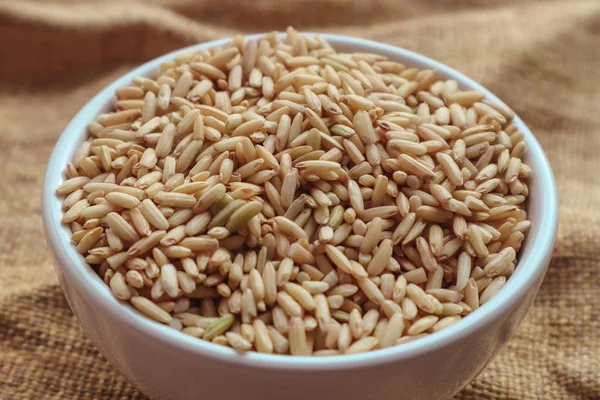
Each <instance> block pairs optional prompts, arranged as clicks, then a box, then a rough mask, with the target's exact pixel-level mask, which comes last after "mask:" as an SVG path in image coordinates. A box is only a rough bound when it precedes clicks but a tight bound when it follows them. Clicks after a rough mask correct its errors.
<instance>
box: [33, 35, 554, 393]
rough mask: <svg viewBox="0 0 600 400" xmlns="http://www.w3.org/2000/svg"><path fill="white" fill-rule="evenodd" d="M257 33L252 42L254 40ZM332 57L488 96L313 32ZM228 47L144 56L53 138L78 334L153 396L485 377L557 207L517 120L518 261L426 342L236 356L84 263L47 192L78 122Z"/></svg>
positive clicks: (416, 386)
mask: <svg viewBox="0 0 600 400" xmlns="http://www.w3.org/2000/svg"><path fill="white" fill-rule="evenodd" d="M257 36H258V35H253V36H251V37H253V38H255V37H257ZM321 36H323V37H324V38H325V39H327V40H328V41H329V43H330V44H331V45H332V46H333V47H334V48H336V50H338V51H341V52H349V51H359V52H373V53H378V54H383V55H385V56H387V57H389V58H390V59H391V60H395V61H399V62H402V63H404V64H405V65H407V66H408V67H413V66H414V67H419V68H433V69H436V70H437V71H438V73H439V76H441V77H446V78H451V79H456V80H457V81H458V82H459V85H460V87H462V88H470V89H474V90H480V91H483V92H485V93H486V95H487V97H488V98H489V99H491V100H494V101H499V99H497V98H496V97H495V96H494V95H493V94H491V93H490V92H489V91H487V90H486V89H484V88H483V87H481V86H480V85H479V84H477V83H475V82H474V81H472V80H471V79H469V78H467V77H465V76H463V75H461V74H460V73H458V72H457V71H455V70H453V69H452V68H450V67H447V66H445V65H443V64H440V63H438V62H436V61H433V60H431V59H429V58H426V57H424V56H421V55H419V54H416V53H413V52H410V51H407V50H403V49H399V48H396V47H393V46H389V45H385V44H382V43H378V42H373V41H368V40H364V39H357V38H351V37H345V36H337V35H327V34H323V35H321ZM226 42H227V40H219V41H215V42H210V43H204V44H200V45H195V46H190V47H188V48H185V49H181V50H177V51H175V52H172V53H169V54H166V55H164V56H162V57H159V58H157V59H155V60H152V61H150V62H148V63H146V64H144V65H142V66H140V67H139V68H137V69H135V70H133V71H131V72H130V73H128V74H126V75H125V76H123V77H121V78H119V79H118V80H117V81H115V82H114V83H112V84H111V85H109V86H108V87H106V88H105V89H104V90H103V91H101V92H100V93H99V94H98V95H97V96H96V97H94V98H93V99H92V100H91V101H90V102H89V103H88V104H87V105H86V106H84V108H83V109H82V110H81V111H80V112H79V113H78V114H77V115H76V116H75V118H74V119H73V120H72V121H71V123H70V124H69V125H68V126H67V128H66V129H65V132H64V133H63V135H62V136H61V138H60V139H59V141H58V143H57V145H56V148H55V150H54V152H53V153H52V156H51V158H50V161H49V164H48V169H47V171H46V176H45V180H44V191H43V217H44V226H45V230H46V237H47V241H48V244H49V245H50V247H51V249H52V252H53V256H54V259H55V267H56V271H57V274H58V276H59V282H60V285H61V287H62V289H63V291H64V293H65V296H66V298H67V301H68V302H69V305H70V307H71V309H72V310H73V312H74V313H75V315H76V316H77V317H78V319H79V321H80V322H81V324H82V326H83V328H84V330H85V332H86V333H87V335H88V336H89V337H90V338H91V340H92V341H93V343H94V344H95V345H96V346H97V347H98V348H99V349H100V351H101V352H102V354H103V355H104V356H105V357H106V358H107V359H108V360H109V361H110V362H111V363H112V364H113V365H114V366H115V367H116V368H117V369H118V370H119V371H120V372H121V373H123V374H124V375H125V376H126V377H127V378H128V379H129V380H130V381H131V382H132V383H134V384H135V385H136V386H137V387H138V388H140V390H142V391H143V392H144V393H146V394H148V395H150V396H151V397H153V398H157V399H193V398H198V397H199V396H202V395H218V396H219V398H220V399H226V400H228V399H237V398H240V397H242V396H243V397H249V398H255V397H256V398H259V396H260V398H263V399H267V400H268V399H275V398H279V397H281V396H286V397H287V398H289V399H296V398H298V399H301V398H305V397H306V396H315V397H316V398H319V399H321V398H323V399H325V398H346V399H355V398H356V399H359V398H361V399H364V398H374V399H375V398H376V399H388V398H389V399H392V398H396V399H397V398H406V399H429V398H436V399H442V398H450V397H452V396H453V395H454V394H455V393H456V392H458V391H459V390H460V389H461V388H462V387H464V386H465V385H466V384H467V383H468V382H469V381H470V380H471V379H473V378H474V377H475V376H476V375H477V374H479V373H480V372H481V370H483V368H484V367H485V365H487V363H489V361H491V359H492V358H493V356H494V355H495V354H496V353H497V352H498V351H499V350H500V348H501V347H502V345H503V344H504V343H506V341H507V340H508V339H509V338H510V336H512V335H513V334H514V332H515V331H516V329H517V328H518V325H519V324H520V322H521V321H522V319H523V317H524V316H525V314H526V312H527V310H528V309H529V308H530V306H531V304H532V302H533V299H534V298H535V295H536V293H537V291H538V289H539V286H540V285H541V283H542V280H543V276H544V273H545V271H546V269H547V266H548V264H549V262H550V257H551V254H552V249H553V247H554V240H555V237H556V228H557V215H558V204H557V200H556V199H557V195H556V186H555V183H554V177H553V175H552V171H551V169H550V166H549V163H548V161H547V159H546V157H545V155H544V153H543V151H542V149H541V147H540V145H539V143H538V142H537V140H536V139H535V137H534V136H533V134H532V133H531V131H530V130H529V129H528V128H527V126H525V124H524V123H523V122H522V121H521V120H520V119H519V118H518V117H517V118H516V119H515V123H516V124H517V126H518V127H519V129H520V130H521V131H522V132H523V133H524V134H525V140H526V142H527V144H528V146H529V153H528V155H527V162H528V164H529V165H530V166H531V168H532V170H533V176H532V178H531V179H530V181H529V188H530V199H529V210H528V212H529V216H530V219H531V220H532V222H533V226H532V228H531V230H530V232H529V235H528V238H527V239H526V241H525V243H524V246H523V248H522V250H521V253H520V262H519V266H518V268H517V269H516V271H515V273H514V275H513V276H512V277H511V278H510V279H509V280H508V282H507V284H506V285H505V287H504V288H503V289H502V290H501V291H500V292H499V293H498V294H497V295H496V296H495V297H494V298H493V299H492V300H490V301H489V302H488V303H486V304H485V305H484V306H482V307H481V309H480V310H478V311H477V312H476V313H474V314H473V315H472V316H470V317H468V318H465V319H464V320H462V321H460V322H458V323H456V324H454V325H453V326H451V327H449V328H447V329H445V330H443V331H441V332H438V333H436V334H434V335H430V336H428V337H426V338H423V339H420V340H417V341H414V342H411V343H407V344H404V345H402V346H397V347H393V348H390V349H385V350H379V351H375V352H370V353H366V354H358V355H350V356H338V357H326V358H321V357H318V358H317V357H287V356H270V355H263V354H258V353H250V354H245V355H238V354H236V353H235V352H234V351H233V350H231V349H229V348H225V347H222V346H216V345H213V344H210V343H207V342H204V341H201V340H198V339H195V338H192V337H188V336H186V335H184V334H181V333H179V332H176V331H174V330H172V329H170V328H168V327H165V326H162V325H160V324H158V323H155V322H153V321H150V320H149V319H147V318H145V317H143V316H141V315H140V314H139V313H137V312H136V311H135V310H134V309H133V308H132V307H130V306H123V305H122V303H121V304H120V302H119V301H117V300H116V299H114V298H113V297H112V295H111V293H110V289H109V288H108V287H107V286H106V285H105V284H104V282H102V280H101V279H100V278H99V277H98V276H97V275H96V273H95V272H94V271H93V270H92V269H91V268H90V267H89V266H88V265H87V264H86V263H85V261H84V260H83V257H81V256H80V255H79V254H77V252H76V251H75V250H74V248H73V246H71V244H70V242H69V237H70V235H69V233H68V229H67V228H66V227H64V226H62V225H61V224H60V217H61V199H59V198H58V197H57V196H56V195H55V190H56V187H58V185H59V184H60V183H61V182H62V181H64V177H63V174H62V171H63V169H64V166H65V165H66V163H68V162H69V161H70V159H71V158H72V156H73V153H74V151H75V150H76V148H77V146H78V145H79V144H80V143H81V142H82V141H83V140H84V138H85V137H86V125H87V123H88V122H89V121H91V120H92V119H93V118H94V117H95V116H96V115H98V114H100V113H102V112H106V111H107V110H109V109H110V106H111V104H112V103H113V101H114V92H115V89H116V88H118V87H121V86H124V85H127V84H129V83H130V82H131V79H132V78H133V77H135V76H140V75H141V76H149V75H151V74H152V73H153V72H155V71H156V70H157V69H158V67H159V65H160V63H161V62H163V61H167V60H171V59H173V58H174V56H175V55H176V54H178V53H183V52H187V51H190V50H199V49H203V48H211V47H216V46H222V45H223V44H225V43H226Z"/></svg>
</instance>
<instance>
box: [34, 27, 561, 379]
mask: <svg viewBox="0 0 600 400" xmlns="http://www.w3.org/2000/svg"><path fill="white" fill-rule="evenodd" d="M308 35H311V34H310V33H309V34H308ZM258 36H260V35H252V36H250V38H256V37H258ZM321 36H323V37H324V38H325V39H326V40H327V41H328V42H329V43H330V44H331V45H332V46H333V47H334V48H335V49H336V50H338V51H340V52H370V53H377V54H382V55H384V56H387V57H388V58H389V59H390V60H394V61H398V62H402V63H403V64H405V65H406V66H409V67H418V68H431V69H435V70H437V71H438V73H439V76H440V77H444V78H447V79H455V80H457V81H458V82H459V86H460V87H461V88H465V89H472V90H479V91H481V92H484V93H485V94H486V96H487V97H488V98H489V99H490V100H493V101H496V102H501V101H500V100H499V99H498V98H497V97H496V96H494V95H493V94H492V93H490V92H489V91H488V90H486V89H485V88H483V87H482V86H481V85H479V84H478V83H476V82H474V81H473V80H471V79H469V78H467V77H466V76H464V75H462V74H460V73H459V72H457V71H456V70H454V69H452V68H450V67H448V66H446V65H444V64H441V63H439V62H436V61H434V60H432V59H429V58H427V57H424V56H422V55H419V54H417V53H413V52H410V51H407V50H404V49H400V48H397V47H393V46H390V45H386V44H382V43H378V42H373V41H369V40H364V39H357V38H352V37H346V36H338V35H328V34H322V35H321ZM227 41H228V40H218V41H214V42H210V43H204V44H199V45H194V46H190V47H187V48H184V49H180V50H177V51H174V52H172V53H169V54H166V55H164V56H161V57H159V58H156V59H154V60H152V61H149V62H148V63H146V64H144V65H142V66H140V67H138V68H136V69H135V70H133V71H131V72H129V73H128V74H126V75H124V76H123V77H121V78H119V79H118V80H116V81H115V82H113V83H112V84H111V85H109V86H108V87H106V88H105V89H104V90H102V91H101V92H100V93H99V94H98V95H97V96H95V97H94V98H93V99H92V100H91V101H90V102H89V103H88V104H86V105H85V106H84V107H83V108H82V110H81V111H80V112H79V113H78V114H77V115H76V116H75V117H74V118H73V120H72V121H71V122H70V123H69V125H68V126H67V128H66V129H65V131H64V132H63V134H62V136H61V137H60V139H59V140H58V142H57V144H56V147H55V149H54V151H53V153H52V156H51V158H50V161H49V163H48V168H47V171H46V175H45V180H44V188H43V219H44V226H45V229H46V235H47V240H48V244H49V245H50V247H51V248H52V251H53V253H54V256H55V258H56V262H57V267H58V268H60V269H61V270H62V272H63V273H64V274H65V276H66V277H67V280H68V281H69V284H71V285H77V286H78V287H79V288H80V289H83V290H84V291H86V292H87V294H88V296H89V297H90V298H91V301H93V302H95V303H96V304H97V305H98V307H99V312H100V310H102V312H107V313H111V314H114V315H116V316H117V317H118V318H119V319H120V320H121V321H122V323H124V324H127V325H129V326H131V327H132V328H134V329H136V330H139V331H143V332H144V334H146V335H149V336H151V337H153V338H155V339H156V340H157V341H160V342H162V345H167V346H173V347H176V348H180V349H184V350H185V351H188V352H195V353H197V354H198V355H200V356H203V357H213V358H218V359H220V360H222V361H225V362H231V363H236V364H240V363H241V364H246V365H249V366H253V367H263V368H285V369H329V368H352V367H356V366H359V365H360V366H365V365H368V364H371V363H376V364H381V363H384V362H386V361H390V362H391V361H397V360H398V359H401V358H407V357H411V356H414V355H415V354H417V353H425V352H428V351H434V350H435V349H436V348H438V347H440V346H445V345H449V344H451V343H452V342H454V341H455V340H457V339H458V338H460V337H463V336H465V335H468V334H469V332H472V331H474V330H476V329H478V328H480V327H481V326H483V325H484V324H486V323H487V321H490V320H491V319H493V318H495V316H498V315H500V314H501V313H502V311H503V310H505V309H507V308H509V307H510V306H511V305H514V304H515V303H516V302H518V301H519V300H520V297H521V296H522V294H523V293H526V292H527V291H529V290H535V288H534V287H533V284H532V282H533V281H535V278H536V277H539V276H540V275H541V274H544V273H545V268H544V265H545V261H547V260H548V259H549V257H550V255H551V253H552V249H553V247H554V239H555V236H556V226H557V213H558V211H557V195H556V186H555V182H554V177H553V175H552V171H551V169H550V165H549V163H548V160H547V159H546V157H545V155H544V153H543V150H542V148H541V147H540V145H539V143H538V142H537V140H536V139H535V137H534V136H533V134H532V133H531V131H530V130H529V129H528V128H527V126H526V125H525V124H524V123H523V121H522V120H521V119H520V118H519V117H516V118H515V121H514V123H515V124H516V125H517V126H518V128H519V129H520V130H521V131H522V132H523V133H524V135H525V141H526V143H527V145H528V147H529V152H528V154H527V155H526V162H527V163H528V165H529V166H530V167H531V169H532V171H533V174H532V178H531V179H530V181H529V189H530V198H529V207H528V214H529V218H530V220H531V221H532V222H533V225H532V227H531V229H530V231H529V234H528V236H527V239H526V241H525V242H524V244H523V247H522V249H521V252H520V261H519V264H518V266H517V268H516V270H515V272H514V274H513V275H512V277H511V278H510V279H509V280H508V281H507V283H506V285H505V286H504V287H503V288H502V289H501V290H500V291H499V292H498V294H497V295H496V296H495V297H494V298H492V299H491V300H490V301H489V302H487V303H486V304H485V305H483V306H482V307H481V308H480V309H479V310H477V311H476V312H474V313H473V314H472V315H470V316H469V317H467V318H465V319H463V320H461V321H459V322H458V323H456V324H454V325H452V326H450V327H448V328H446V329H444V330H442V331H440V332H437V333H435V334H432V335H429V336H427V337H424V338H422V339H419V340H416V341H413V342H409V343H406V344H403V345H401V346H396V347H391V348H387V349H383V350H377V351H374V352H369V353H364V354H356V355H344V356H334V357H289V356H278V355H265V354H260V353H249V354H244V355H239V354H238V353H236V352H235V351H233V350H232V349H229V348H226V347H223V346H218V345H214V344H212V343H209V342H205V341H203V340H198V339H195V338H191V337H189V336H187V335H185V334H183V333H180V332H177V331H175V330H173V329H171V328H168V327H166V326H163V325H161V324H159V323H156V322H154V321H151V320H149V319H147V318H146V317H144V316H142V315H141V314H139V313H138V312H137V311H136V310H134V309H133V308H132V307H131V306H130V305H128V304H124V303H122V302H119V301H118V300H116V299H115V298H114V297H113V296H112V294H111V292H110V289H109V288H108V286H106V285H105V284H104V282H103V281H102V280H101V279H100V277H99V276H98V275H97V274H96V273H95V272H94V271H93V270H92V268H90V267H89V266H88V265H87V264H86V263H85V260H84V259H83V257H82V256H81V255H80V254H78V253H77V252H76V251H75V248H74V246H72V245H71V243H70V233H69V229H68V228H67V227H65V226H63V225H61V223H60V220H61V216H62V211H61V203H62V201H61V199H60V198H58V197H57V196H56V195H55V191H56V188H57V187H58V186H59V185H60V184H61V183H62V182H63V181H64V174H63V171H64V168H65V165H66V164H67V163H68V162H69V161H70V160H71V158H72V156H73V154H74V152H75V150H76V149H77V147H78V146H79V145H80V143H81V142H82V141H83V140H84V138H85V137H86V134H87V132H86V126H87V123H88V122H90V121H91V120H92V119H93V118H95V117H96V116H97V115H98V114H100V113H103V112H106V111H107V110H109V109H110V107H111V105H112V104H113V102H114V100H115V97H114V93H115V90H116V89H117V88H119V87H121V86H125V85H127V84H129V83H130V82H131V80H132V78H134V77H136V76H151V75H153V73H154V72H155V71H157V70H158V69H159V66H160V63H162V62H164V61H168V60H171V59H173V58H174V57H175V56H176V55H177V54H179V53H183V52H189V51H194V50H200V49H206V48H211V47H216V46H222V45H224V44H225V43H226V42H227Z"/></svg>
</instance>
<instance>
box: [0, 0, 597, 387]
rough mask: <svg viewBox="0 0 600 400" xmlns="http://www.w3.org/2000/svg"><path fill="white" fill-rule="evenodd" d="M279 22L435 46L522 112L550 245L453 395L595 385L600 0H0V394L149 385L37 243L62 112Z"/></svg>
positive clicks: (66, 115)
mask: <svg viewBox="0 0 600 400" xmlns="http://www.w3.org/2000/svg"><path fill="white" fill-rule="evenodd" d="M288 24H293V25H295V26H296V27H298V28H299V29H305V30H317V31H328V32H336V33H341V34H347V35H355V36H362V37H366V38H371V39H376V40H380V41H383V42H386V43H391V44H393V45H397V46H401V47H405V48H408V49H411V50H415V51H418V52H421V53H423V54H425V55H428V56H430V57H433V58H436V59H438V60H440V61H442V62H444V63H447V64H449V65H451V66H453V67H455V68H457V69H458V70H460V71H462V72H464V73H466V74H467V75H469V76H471V77H472V78H474V79H475V80H478V81H480V82H481V83H483V84H484V86H486V87H488V88H489V89H491V90H492V91H493V92H495V93H496V94H498V95H499V96H500V97H501V98H503V99H504V100H505V101H506V102H507V103H508V104H510V105H511V106H512V107H513V108H514V109H515V110H516V111H517V113H519V114H520V115H521V117H522V118H523V119H524V120H525V122H526V123H527V124H529V126H530V127H531V129H532V130H533V131H534V132H535V133H536V134H537V137H538V139H539V140H540V142H541V143H542V145H543V147H544V149H545V150H546V153H547V154H548V157H549V158H550V161H551V163H552V166H553V168H554V173H555V174H556V179H557V181H558V187H559V192H560V194H559V195H560V202H561V221H560V232H559V238H558V245H557V248H556V250H555V254H554V258H553V261H552V264H551V266H550V270H549V272H548V275H547V276H546V280H545V283H544V285H543V287H542V289H541V292H540V294H539V296H538V298H537V301H536V303H535V306H534V307H533V309H532V311H531V312H530V313H529V314H528V316H527V318H526V319H525V321H524V323H523V325H522V326H521V328H520V330H519V332H518V334H517V336H516V337H515V338H514V339H512V340H511V341H510V343H509V344H508V346H507V347H506V348H505V349H504V350H503V351H502V353H501V354H500V356H499V357H498V358H496V360H495V361H494V362H493V363H492V364H491V365H490V366H489V367H488V368H487V369H486V371H485V372H484V373H483V374H482V375H481V376H479V378H477V379H476V380H475V381H474V382H472V383H471V384H470V385H469V386H468V387H467V388H466V389H465V390H464V391H463V392H462V393H460V394H459V395H458V398H461V399H498V398H503V399H534V398H540V399H593V398H595V399H598V398H600V302H599V301H598V300H597V297H598V293H599V290H600V277H599V276H600V270H599V268H598V261H599V260H600V256H598V255H597V254H596V251H597V249H598V247H599V246H600V239H598V238H599V237H600V236H599V235H598V233H597V227H598V225H599V224H600V211H599V210H600V200H598V196H597V195H596V194H597V193H600V178H598V176H599V175H598V172H597V171H598V167H599V164H598V162H597V158H596V157H597V154H598V150H599V149H600V136H599V135H600V132H599V131H598V127H599V126H600V112H598V108H599V107H600V2H598V1H568V0H563V1H535V2H526V3H524V2H520V1H517V0H513V1H502V0H494V1H480V2H477V1H476V0H464V1H460V2H458V1H452V2H450V1H436V0H426V1H420V2H418V1H410V0H404V1H400V0H376V1H367V0H323V1H318V0H292V1H289V2H287V3H284V2H279V1H276V0H260V1H246V2H239V1H237V0H224V1H209V0H202V1H194V0H173V1H170V2H168V1H167V0H153V1H147V2H146V3H145V4H142V3H141V2H139V3H138V2H129V1H124V0H122V1H113V2H104V1H92V0H87V1H79V2H74V1H64V2H58V1H54V2H47V1H39V2H23V1H17V0H15V1H8V2H7V1H2V0H0V221H1V222H0V398H1V399H43V398H52V399H126V398H132V399H142V398H144V396H143V395H142V394H140V393H139V392H138V391H137V390H136V389H135V388H134V387H132V386H131V385H130V384H128V383H127V382H126V381H125V379H124V378H123V377H121V376H120V375H119V374H118V373H117V372H116V371H115V370H114V369H113V368H112V367H111V366H110V365H109V364H108V363H107V362H106V361H105V360H104V359H103V358H102V356H101V355H100V354H99V353H98V351H97V350H96V349H95V348H94V347H93V346H92V344H91V343H90V342H89V340H88V339H87V338H86V336H85V335H84V334H83V332H82V330H81V329H80V327H79V325H78V323H77V321H76V320H75V318H74V317H73V315H72V314H71V311H70V310H69V308H68V306H67V303H66V302H65V300H64V298H63V296H62V294H61V292H60V289H59V288H58V286H57V283H56V279H55V277H54V272H53V269H52V266H51V261H50V255H49V252H48V250H47V248H46V246H45V242H44V235H43V232H42V226H41V216H40V207H41V204H40V191H41V184H42V179H43V172H44V169H45V166H46V161H47V159H48V156H49V154H50V152H51V150H52V148H53V146H54V143H55V141H56V139H57V138H58V136H59V135H60V133H61V131H62V129H63V128H64V126H65V125H66V124H67V122H68V121H69V120H70V118H71V117H72V116H73V115H74V114H75V113H76V112H77V110H78V109H79V108H80V107H81V106H82V105H83V104H84V103H85V102H86V101H87V100H88V99H89V98H90V97H91V96H93V95H94V94H95V93H96V92H97V91H98V90H100V89H101V88H102V87H103V86H105V85H106V84H108V83H109V82H111V81H112V80H113V79H115V78H116V77H117V76H119V75H121V74H122V73H123V72H125V71H126V70H128V69H130V68H131V67H133V66H135V65H138V64H140V63H142V62H143V61H146V60H149V59H151V58H153V57H155V56H158V55H160V54H162V53H164V52H167V51H170V50H173V49H176V48H179V47H182V46H186V45H189V44H192V43H196V42H203V41H208V40H212V39H216V38H221V37H227V36H230V35H231V34H233V33H236V32H240V31H242V32H258V31H265V30H272V29H278V28H279V29H283V28H285V26H286V25H288Z"/></svg>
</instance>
